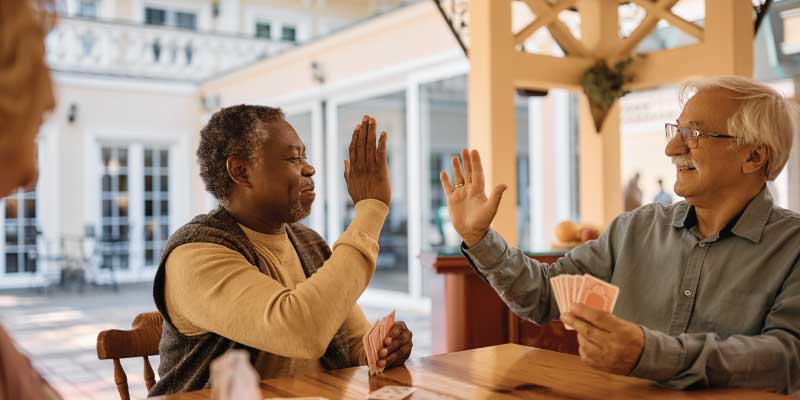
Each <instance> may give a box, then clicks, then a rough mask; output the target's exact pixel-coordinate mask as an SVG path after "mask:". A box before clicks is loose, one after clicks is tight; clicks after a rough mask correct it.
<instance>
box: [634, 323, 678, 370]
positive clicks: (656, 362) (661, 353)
mask: <svg viewBox="0 0 800 400" xmlns="http://www.w3.org/2000/svg"><path fill="white" fill-rule="evenodd" d="M641 328H642V331H644V348H643V349H642V355H641V356H639V362H638V363H637V364H636V366H635V367H634V368H633V370H631V372H630V374H628V375H630V376H634V377H637V378H645V379H650V380H654V381H656V382H663V381H667V380H669V379H671V378H672V377H674V376H676V375H677V374H678V373H679V372H680V370H681V359H682V358H683V346H681V343H680V341H679V340H678V339H677V338H675V337H672V336H670V335H667V334H666V333H664V332H660V331H656V330H652V329H648V328H646V327H644V326H642V327H641Z"/></svg>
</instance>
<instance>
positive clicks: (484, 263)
mask: <svg viewBox="0 0 800 400" xmlns="http://www.w3.org/2000/svg"><path fill="white" fill-rule="evenodd" d="M507 249H508V243H506V241H505V240H503V238H502V237H501V236H500V235H498V234H497V232H495V231H494V229H489V231H488V232H486V235H484V236H483V239H481V241H480V242H478V243H476V244H475V245H474V246H472V247H467V244H466V243H463V242H462V243H461V251H462V252H464V254H466V255H467V256H468V258H469V259H470V260H472V261H474V262H475V267H477V268H478V269H479V270H481V271H489V270H491V269H492V267H493V266H495V265H497V264H498V263H499V262H500V260H501V258H502V257H503V255H504V254H505V252H506V250H507Z"/></svg>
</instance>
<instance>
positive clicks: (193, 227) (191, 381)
mask: <svg viewBox="0 0 800 400" xmlns="http://www.w3.org/2000/svg"><path fill="white" fill-rule="evenodd" d="M286 230H287V232H288V234H289V240H290V241H291V242H292V244H293V245H294V248H295V250H296V251H297V255H298V256H299V258H300V263H301V264H302V265H303V270H304V272H305V275H306V277H310V276H311V275H312V274H314V273H315V272H316V271H317V269H318V268H320V267H321V266H322V264H323V263H324V262H325V260H327V259H328V257H330V255H331V250H330V248H329V247H328V244H327V243H325V240H324V239H323V238H322V237H320V236H319V235H318V234H317V233H316V232H314V231H313V230H311V229H309V228H307V227H305V226H303V225H301V224H288V225H287V229H286ZM201 242H202V243H213V244H218V245H221V246H225V247H227V248H229V249H231V250H234V251H237V252H239V253H241V254H242V255H243V256H244V257H245V258H246V259H247V261H249V262H250V263H251V264H253V268H257V269H258V270H259V271H261V273H266V268H265V266H264V265H262V262H261V260H260V258H259V257H258V254H257V253H256V249H255V247H254V246H253V244H252V243H251V242H250V240H249V239H248V238H247V236H246V235H245V233H244V232H243V231H242V229H241V228H240V227H239V225H238V223H237V222H236V220H235V219H234V218H233V217H232V216H231V215H230V214H229V213H228V212H227V211H226V210H225V209H224V208H222V207H220V208H218V209H216V210H214V211H212V212H211V213H209V214H204V215H198V216H197V217H195V218H194V219H193V220H192V221H191V222H189V223H188V224H186V225H184V226H183V227H181V228H180V229H178V231H177V232H175V234H173V235H172V236H171V237H170V238H169V240H168V241H167V244H166V247H165V248H164V253H163V254H162V255H161V263H160V264H159V266H158V271H157V272H156V276H155V281H154V282H153V298H154V299H155V303H156V307H158V311H159V312H161V315H163V316H164V325H163V326H162V331H161V343H160V345H159V354H160V358H161V361H160V364H159V367H158V374H159V376H160V380H159V381H158V382H157V383H156V385H155V386H153V388H152V389H151V390H150V394H149V395H150V396H157V395H164V394H171V393H178V392H187V391H191V390H200V389H203V388H206V387H208V385H209V367H210V364H211V361H212V360H214V359H215V358H217V357H219V356H221V355H222V354H224V353H225V352H226V351H228V350H230V349H244V350H247V351H248V352H250V362H251V363H255V361H256V358H257V357H258V354H259V352H260V350H257V349H253V348H250V347H247V346H245V345H243V344H240V343H236V342H234V341H232V340H230V339H228V338H225V337H222V336H220V335H217V334H215V333H211V332H209V333H206V334H203V335H197V336H186V335H183V334H181V333H180V332H178V329H177V328H175V326H173V325H172V322H171V320H170V318H169V315H168V314H167V307H166V302H165V299H164V288H165V286H164V284H165V268H166V263H167V257H169V254H170V253H171V252H172V250H175V249H176V248H177V247H178V246H181V245H184V244H188V243H201ZM320 318H324V316H320ZM346 337H347V336H346V332H344V330H343V329H341V328H340V329H339V331H338V332H337V333H336V335H335V336H334V337H333V338H332V339H331V342H330V344H329V345H328V349H327V351H326V352H325V354H324V355H323V356H322V359H321V362H322V365H323V366H324V367H325V368H328V369H337V368H348V367H353V366H356V364H357V360H351V359H350V356H349V354H350V352H349V351H348V350H349V348H348V345H347V340H346Z"/></svg>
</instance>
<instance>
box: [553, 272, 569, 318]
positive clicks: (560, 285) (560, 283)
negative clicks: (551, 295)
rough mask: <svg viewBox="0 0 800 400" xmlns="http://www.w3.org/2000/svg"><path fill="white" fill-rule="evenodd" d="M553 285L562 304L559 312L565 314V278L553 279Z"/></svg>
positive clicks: (560, 276) (557, 277)
mask: <svg viewBox="0 0 800 400" xmlns="http://www.w3.org/2000/svg"><path fill="white" fill-rule="evenodd" d="M553 283H554V284H555V286H556V296H557V297H558V301H559V302H560V306H559V309H558V311H559V312H560V313H561V314H563V313H565V312H566V311H567V309H566V306H567V299H566V298H565V297H564V276H562V275H559V276H556V277H555V278H553Z"/></svg>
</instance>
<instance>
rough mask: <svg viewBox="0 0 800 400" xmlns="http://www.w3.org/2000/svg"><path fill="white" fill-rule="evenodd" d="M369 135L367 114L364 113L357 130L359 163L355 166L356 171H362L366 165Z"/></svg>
mask: <svg viewBox="0 0 800 400" xmlns="http://www.w3.org/2000/svg"><path fill="white" fill-rule="evenodd" d="M368 136H369V116H367V115H365V116H364V119H363V120H362V121H361V128H360V129H359V132H358V143H356V146H357V147H358V162H359V164H361V165H360V166H358V167H356V170H357V171H362V170H363V168H365V167H366V165H367V163H366V162H367V137H368Z"/></svg>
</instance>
